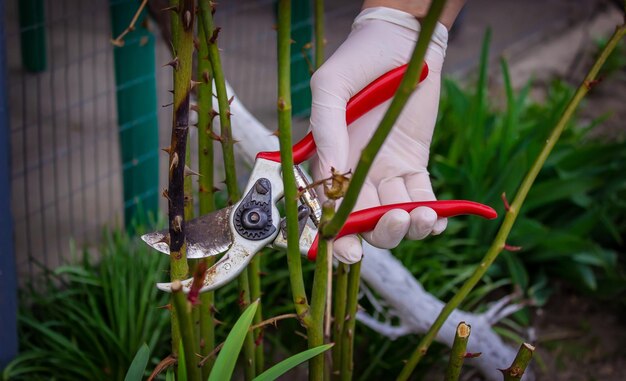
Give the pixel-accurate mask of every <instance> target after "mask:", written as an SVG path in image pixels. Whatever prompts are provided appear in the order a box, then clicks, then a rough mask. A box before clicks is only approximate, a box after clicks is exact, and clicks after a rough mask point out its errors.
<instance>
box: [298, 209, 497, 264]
mask: <svg viewBox="0 0 626 381" xmlns="http://www.w3.org/2000/svg"><path fill="white" fill-rule="evenodd" d="M419 206H427V207H429V208H431V209H433V210H434V211H435V212H436V213H437V215H438V216H439V217H454V216H458V215H462V214H473V215H476V216H480V217H484V218H487V219H489V220H491V219H494V218H496V217H497V216H498V214H497V213H496V211H495V210H493V208H491V207H489V206H487V205H483V204H479V203H477V202H473V201H465V200H449V201H417V202H405V203H401V204H391V205H383V206H377V207H375V208H369V209H363V210H359V211H358V212H354V213H351V214H350V216H349V217H348V220H347V221H346V223H345V225H344V226H343V228H342V229H341V230H340V231H339V234H337V237H336V238H339V237H343V236H345V235H349V234H358V233H364V232H368V231H371V230H374V228H375V227H376V224H377V223H378V220H380V218H381V217H382V216H383V215H384V214H385V213H387V212H388V211H390V210H392V209H403V210H406V211H407V212H410V211H412V210H413V209H415V208H417V207H419ZM318 240H319V235H317V236H316V237H315V240H314V241H313V244H312V245H311V248H310V249H309V252H308V254H307V257H308V258H309V259H310V260H315V257H316V256H317V242H318Z"/></svg>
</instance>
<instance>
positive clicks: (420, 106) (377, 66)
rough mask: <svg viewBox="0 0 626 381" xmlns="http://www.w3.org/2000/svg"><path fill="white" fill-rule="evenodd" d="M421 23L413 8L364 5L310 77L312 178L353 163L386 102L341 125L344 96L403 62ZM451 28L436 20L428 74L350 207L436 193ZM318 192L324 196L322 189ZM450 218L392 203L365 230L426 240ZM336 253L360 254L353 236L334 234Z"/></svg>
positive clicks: (380, 242) (386, 241)
mask: <svg viewBox="0 0 626 381" xmlns="http://www.w3.org/2000/svg"><path fill="white" fill-rule="evenodd" d="M419 29H420V25H419V22H418V21H417V20H416V19H415V17H413V16H412V15H410V14H408V13H405V12H402V11H399V10H395V9H391V8H384V7H376V8H368V9H365V10H364V11H362V12H361V13H360V14H359V15H358V16H357V18H356V19H355V21H354V24H353V25H352V32H351V33H350V35H349V36H348V38H347V39H346V41H345V42H344V43H343V44H342V45H341V46H340V47H339V49H337V51H336V52H335V53H334V54H333V55H332V56H331V57H330V58H329V59H328V61H327V62H326V63H325V64H324V65H323V66H321V67H320V68H319V69H318V70H317V71H316V72H315V73H314V74H313V78H312V79H311V90H312V95H313V103H312V110H311V129H312V131H313V136H314V138H315V142H316V145H317V154H318V156H317V159H316V161H314V162H313V167H312V170H313V176H314V177H315V179H316V180H319V179H323V178H328V177H329V176H330V174H331V167H334V168H335V169H336V170H337V171H339V172H341V173H344V172H347V171H348V170H349V169H353V168H354V167H355V166H356V163H357V161H358V159H359V156H360V154H361V150H362V149H363V147H364V146H365V145H366V144H367V142H368V141H369V139H370V138H371V136H372V134H373V133H374V131H375V130H376V127H378V124H379V122H380V120H381V119H382V117H383V115H384V113H385V112H386V110H387V108H388V107H389V103H390V101H387V102H385V103H383V104H381V105H380V106H378V107H376V108H375V109H373V110H371V111H370V112H368V113H367V114H365V115H364V116H362V117H361V118H359V119H358V120H356V121H354V122H353V123H352V124H351V125H350V126H349V127H347V126H346V119H345V113H346V104H347V102H348V100H349V99H350V98H351V97H352V96H354V95H355V94H356V93H358V92H359V91H360V90H361V89H363V88H364V87H365V86H367V85H368V84H369V83H370V82H372V81H374V80H375V79H376V78H378V77H380V76H381V75H382V74H384V73H386V72H388V71H389V70H391V69H394V68H396V67H398V66H401V65H403V64H405V63H407V62H408V60H409V58H410V56H411V54H412V52H413V49H414V47H415V43H416V41H417V37H418V33H419ZM447 39H448V32H447V29H446V28H445V26H443V25H441V24H438V25H437V27H436V29H435V33H434V34H433V38H432V40H431V44H430V46H429V49H428V51H427V53H426V57H425V60H426V62H427V64H428V68H429V73H428V77H427V78H426V79H425V80H424V81H423V82H422V83H421V84H420V86H419V87H418V88H417V90H416V91H415V92H414V93H413V94H412V95H411V97H410V99H409V101H408V103H407V104H406V107H405V108H404V110H403V112H402V114H401V115H400V117H399V118H398V120H397V122H396V124H395V126H394V127H393V129H392V131H391V133H390V135H389V136H388V138H387V140H386V141H385V143H384V145H383V147H382V149H381V151H380V152H379V153H378V155H377V156H376V159H375V161H374V163H373V165H372V168H371V170H370V172H369V175H368V178H367V180H366V182H365V185H364V187H363V189H362V191H361V193H360V195H359V199H358V202H357V204H356V207H355V210H360V209H365V208H370V207H374V206H379V205H386V204H392V203H399V202H409V201H432V200H435V194H434V193H433V190H432V186H431V183H430V177H429V174H428V171H427V169H426V167H427V164H428V156H429V149H430V142H431V139H432V134H433V129H434V126H435V122H436V119H437V108H438V106H439V89H440V78H441V68H442V65H443V60H444V56H445V51H446V46H447ZM318 194H319V195H320V197H323V191H321V190H319V191H318ZM446 225H447V220H446V219H445V218H439V219H438V218H437V214H436V213H435V212H434V211H433V210H432V209H430V208H426V207H420V208H416V209H414V210H413V211H412V212H410V213H408V212H405V211H403V210H399V209H395V210H391V211H389V212H388V213H386V214H385V215H384V216H383V217H382V218H381V219H380V221H379V222H378V224H377V225H376V228H375V229H374V230H373V231H371V232H369V233H366V234H363V237H364V238H365V239H366V240H367V241H368V242H369V243H370V244H372V245H374V246H377V247H380V248H387V249H389V248H393V247H395V246H397V245H398V244H399V243H400V241H401V240H402V239H403V238H404V237H407V238H409V239H423V238H425V237H426V236H428V235H429V234H433V235H435V234H440V233H441V232H442V231H443V230H444V229H445V228H446ZM334 252H335V256H336V257H337V259H339V260H340V261H342V262H345V263H354V262H356V261H358V260H360V258H361V256H362V248H361V243H360V241H359V239H358V238H357V237H356V236H346V237H342V238H340V239H338V240H336V241H335V244H334Z"/></svg>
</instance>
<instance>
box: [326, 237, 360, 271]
mask: <svg viewBox="0 0 626 381" xmlns="http://www.w3.org/2000/svg"><path fill="white" fill-rule="evenodd" d="M333 254H334V255H335V258H337V260H338V261H339V262H342V263H346V264H348V265H351V264H353V263H356V262H358V261H360V260H361V257H362V256H363V247H362V246H361V241H360V240H359V238H358V237H357V236H356V235H347V236H345V237H341V238H338V239H337V240H335V242H333Z"/></svg>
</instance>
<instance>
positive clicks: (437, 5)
mask: <svg viewBox="0 0 626 381" xmlns="http://www.w3.org/2000/svg"><path fill="white" fill-rule="evenodd" d="M445 3H446V0H440V1H433V2H432V3H431V6H430V9H429V10H428V14H427V15H426V18H425V19H424V21H423V22H422V27H421V31H420V32H419V38H418V40H417V44H416V45H415V49H414V50H413V54H412V56H411V59H410V60H409V64H408V66H407V69H406V74H405V75H404V77H403V78H402V82H400V86H399V87H398V90H397V92H396V94H395V96H394V97H393V100H392V101H391V104H390V105H389V109H387V112H386V113H385V116H384V117H383V119H382V120H381V121H380V124H379V125H378V128H377V129H376V131H375V132H374V135H373V136H372V139H371V140H370V141H369V142H368V143H367V145H366V146H365V148H364V149H363V151H362V152H361V157H360V158H359V162H358V164H357V166H356V169H355V170H354V174H353V175H352V178H351V179H350V186H349V187H348V191H347V192H346V194H345V196H344V198H343V200H342V201H341V205H340V206H339V209H338V210H337V213H336V214H335V217H334V218H333V219H332V221H330V223H328V225H326V226H325V227H324V229H320V235H321V237H322V238H327V239H329V238H333V237H335V236H336V235H337V233H339V230H340V229H341V228H342V227H343V224H344V223H345V222H346V220H347V219H348V216H349V215H350V213H351V212H352V209H353V208H354V205H355V204H356V201H357V197H358V196H359V193H360V191H361V188H362V187H363V183H364V182H365V178H366V177H367V173H368V172H369V169H370V167H371V166H372V163H373V162H374V159H375V158H376V155H377V154H378V151H380V148H381V147H382V145H383V143H384V142H385V139H386V138H387V136H388V135H389V133H390V132H391V128H392V127H393V125H394V123H395V122H396V120H397V119H398V116H400V112H402V109H403V108H404V105H405V104H406V102H407V101H408V99H409V97H410V96H411V94H412V93H413V91H414V90H415V88H416V87H417V86H418V84H419V75H420V73H421V72H422V70H421V69H422V66H423V63H424V55H425V54H426V49H428V44H429V43H430V38H431V36H432V34H433V31H434V30H435V26H436V24H437V20H439V16H440V15H441V11H442V10H443V7H444V5H445Z"/></svg>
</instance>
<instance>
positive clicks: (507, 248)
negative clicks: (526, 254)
mask: <svg viewBox="0 0 626 381" xmlns="http://www.w3.org/2000/svg"><path fill="white" fill-rule="evenodd" d="M503 249H504V250H506V251H511V252H513V251H520V250H522V247H521V246H511V245H509V244H507V243H505V244H504V247H503Z"/></svg>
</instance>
